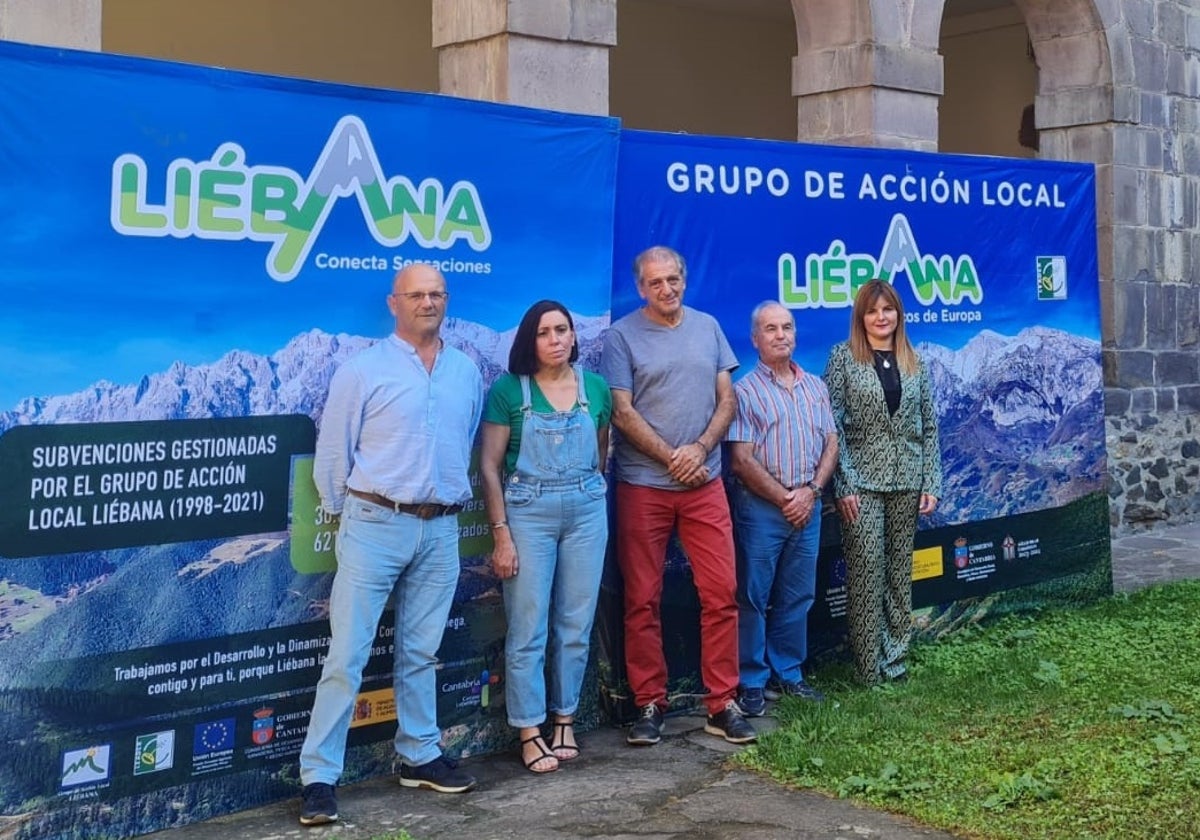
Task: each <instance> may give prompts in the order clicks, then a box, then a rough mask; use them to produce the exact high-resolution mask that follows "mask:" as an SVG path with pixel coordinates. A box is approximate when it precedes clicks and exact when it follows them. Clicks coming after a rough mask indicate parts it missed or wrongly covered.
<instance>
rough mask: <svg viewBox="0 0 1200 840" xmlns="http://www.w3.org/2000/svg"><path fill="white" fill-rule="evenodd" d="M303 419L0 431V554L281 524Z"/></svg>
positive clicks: (306, 433)
mask: <svg viewBox="0 0 1200 840" xmlns="http://www.w3.org/2000/svg"><path fill="white" fill-rule="evenodd" d="M315 438H316V432H315V427H314V425H313V421H312V419H311V418H309V417H307V416H304V415H299V414H293V415H284V416H269V417H233V418H221V419H210V420H171V421H148V422H133V423H78V424H63V425H55V426H18V427H16V428H13V429H10V430H9V431H8V432H7V433H5V434H4V435H3V436H0V468H2V470H3V474H4V476H5V481H4V482H3V483H0V554H3V555H4V556H6V557H37V556H42V555H48V554H68V553H71V552H75V551H92V550H96V549H105V548H124V547H129V546H138V545H153V544H157V543H173V542H182V541H186V540H201V539H211V538H214V537H230V536H237V535H241V534H261V533H267V532H270V531H284V530H287V526H288V520H287V516H288V488H289V476H290V465H291V459H292V456H293V455H297V454H301V453H310V452H312V451H313V448H314V443H315Z"/></svg>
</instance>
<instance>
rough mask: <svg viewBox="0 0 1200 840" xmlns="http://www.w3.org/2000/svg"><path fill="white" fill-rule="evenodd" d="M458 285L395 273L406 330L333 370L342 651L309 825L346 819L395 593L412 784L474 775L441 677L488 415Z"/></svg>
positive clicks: (304, 816)
mask: <svg viewBox="0 0 1200 840" xmlns="http://www.w3.org/2000/svg"><path fill="white" fill-rule="evenodd" d="M447 297H448V295H447V293H446V281H445V278H443V277H442V275H441V273H440V272H439V271H438V270H437V269H435V268H433V267H431V266H428V265H425V264H413V265H410V266H408V267H406V268H404V269H403V270H401V271H400V272H399V273H398V274H397V275H396V277H395V281H394V283H393V285H392V293H391V294H390V295H389V296H388V299H387V303H388V309H389V310H391V313H392V315H393V316H394V317H395V321H396V328H395V331H394V332H393V333H392V334H391V335H389V336H388V337H387V338H385V339H383V340H382V341H380V342H378V343H376V344H375V345H373V346H372V347H370V348H369V349H367V350H364V351H362V352H361V353H358V354H357V355H355V356H354V357H352V358H351V359H349V360H348V361H347V362H345V363H344V364H343V365H342V366H341V367H340V368H339V369H338V370H337V372H336V373H335V374H334V376H333V380H332V381H331V382H330V386H329V397H328V399H327V400H326V402H325V411H324V416H323V418H322V420H321V430H320V434H319V436H318V438H317V452H316V458H315V459H314V462H313V479H314V481H315V482H316V485H317V491H318V492H319V493H320V496H321V506H322V507H323V508H324V509H325V511H327V512H328V513H330V514H333V515H335V516H340V517H341V521H340V524H339V527H338V536H337V561H338V568H337V573H336V574H335V576H334V579H333V590H332V592H331V593H330V598H329V625H330V631H331V635H332V639H331V641H330V644H329V649H328V653H327V656H326V659H325V664H324V667H323V671H322V672H321V679H320V681H319V682H318V683H317V696H316V700H315V701H314V703H313V710H312V715H311V717H310V718H309V723H308V734H307V737H306V738H305V740H304V747H303V748H302V749H301V751H300V780H301V782H302V783H303V785H304V789H303V792H302V798H303V810H302V811H301V814H300V822H301V823H302V824H303V825H322V824H325V823H330V822H333V821H335V820H336V819H337V818H338V813H337V799H336V796H335V794H334V787H335V785H336V784H337V781H338V778H339V777H340V776H341V774H342V767H343V763H344V760H345V752H346V737H347V735H348V733H349V731H350V720H351V714H352V712H353V709H354V704H355V701H356V699H357V695H358V689H359V686H360V685H361V683H362V672H363V668H365V667H366V664H367V660H368V658H369V656H370V653H371V647H372V645H373V644H374V643H375V640H376V632H377V627H378V624H379V619H380V616H381V615H382V614H383V610H384V607H385V606H386V604H387V602H388V599H389V597H390V596H392V595H393V594H394V597H395V602H394V603H395V635H394V639H395V646H396V652H395V659H394V665H393V673H392V681H393V690H394V692H395V698H396V717H397V727H396V737H395V750H396V755H397V757H398V758H399V761H400V784H401V785H403V786H405V787H414V788H427V789H430V790H436V791H440V792H442V793H461V792H464V791H467V790H470V789H471V788H472V787H474V785H475V779H474V778H473V777H472V776H470V775H468V774H467V773H465V772H463V771H462V770H460V769H458V767H457V766H456V765H455V764H454V762H452V761H450V760H448V759H446V758H445V757H444V756H443V755H442V752H441V748H440V746H439V740H440V738H441V732H440V730H439V729H438V723H437V682H436V675H435V671H434V667H435V664H436V662H437V650H438V647H439V646H440V645H441V642H442V632H443V630H444V629H445V626H446V620H447V618H448V617H449V615H450V606H451V603H452V602H453V599H454V590H455V588H456V586H457V585H458V575H459V556H458V518H457V516H455V514H457V513H458V511H459V510H461V507H462V503H463V502H465V501H467V500H468V499H470V498H471V485H470V480H469V479H468V476H467V468H468V464H469V463H470V458H471V444H472V441H473V440H474V437H475V430H476V428H477V427H478V425H479V418H480V414H481V412H482V407H483V380H482V377H481V376H480V374H479V370H478V368H477V367H476V366H475V363H474V362H472V361H471V360H470V358H468V357H467V356H466V355H465V354H464V353H462V352H461V351H459V350H456V349H455V348H453V347H448V346H446V344H445V342H443V341H442V338H441V335H440V332H441V327H442V321H443V320H444V319H445V317H446V300H447Z"/></svg>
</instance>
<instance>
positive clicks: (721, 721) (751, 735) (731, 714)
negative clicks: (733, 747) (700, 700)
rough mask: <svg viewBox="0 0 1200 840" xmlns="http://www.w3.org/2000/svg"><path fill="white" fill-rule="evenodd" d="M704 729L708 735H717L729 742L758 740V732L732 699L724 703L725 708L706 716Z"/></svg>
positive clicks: (741, 742) (742, 742)
mask: <svg viewBox="0 0 1200 840" xmlns="http://www.w3.org/2000/svg"><path fill="white" fill-rule="evenodd" d="M704 731H705V732H707V733H708V734H709V735H718V736H720V737H722V738H724V739H725V740H726V741H728V742H729V743H731V744H749V743H750V742H751V741H757V740H758V733H757V732H755V731H754V727H753V726H751V725H750V722H749V721H748V720H746V718H745V717H744V716H743V715H742V710H741V709H739V708H738V704H737V703H735V702H734V701H733V700H730V701H729V702H728V703H726V704H725V708H724V709H722V710H721V711H719V712H717V713H716V714H715V715H709V716H708V722H707V723H705V724H704Z"/></svg>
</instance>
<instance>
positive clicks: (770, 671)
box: [732, 483, 821, 688]
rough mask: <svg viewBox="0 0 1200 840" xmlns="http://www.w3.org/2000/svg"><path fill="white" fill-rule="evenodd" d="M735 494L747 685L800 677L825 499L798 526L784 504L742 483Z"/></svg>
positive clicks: (741, 648)
mask: <svg viewBox="0 0 1200 840" xmlns="http://www.w3.org/2000/svg"><path fill="white" fill-rule="evenodd" d="M732 496H733V521H734V526H735V533H736V534H737V544H738V551H737V580H738V587H737V592H738V658H739V660H740V667H739V670H740V672H741V682H742V685H743V686H745V687H746V688H763V687H765V686H766V684H767V681H768V680H769V679H770V678H771V677H772V676H774V677H775V678H777V679H778V680H780V681H781V682H789V683H794V682H799V681H800V680H801V679H802V676H801V670H800V666H801V665H802V664H803V663H804V660H805V658H807V656H808V611H809V609H810V608H811V607H812V604H813V597H814V595H815V590H816V585H817V552H818V550H819V549H820V547H821V500H820V499H818V500H817V501H816V503H815V504H814V506H813V512H812V517H811V518H810V519H809V520H808V524H807V525H806V526H805V527H803V528H794V527H792V525H791V523H790V522H788V521H787V520H786V519H784V517H783V513H782V512H780V510H779V508H777V507H776V506H775V505H773V504H771V503H770V502H768V501H767V500H766V499H763V498H762V497H761V496H757V495H755V494H754V493H752V492H750V491H749V490H747V489H746V488H745V487H744V486H742V485H741V484H740V483H735V484H734V486H733V492H732Z"/></svg>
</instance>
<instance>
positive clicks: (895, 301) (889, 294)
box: [850, 280, 920, 376]
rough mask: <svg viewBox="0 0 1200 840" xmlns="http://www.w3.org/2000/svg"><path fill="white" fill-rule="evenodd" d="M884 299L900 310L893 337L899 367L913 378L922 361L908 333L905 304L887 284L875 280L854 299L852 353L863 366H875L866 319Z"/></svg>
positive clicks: (851, 318) (851, 319)
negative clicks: (868, 338) (876, 303)
mask: <svg viewBox="0 0 1200 840" xmlns="http://www.w3.org/2000/svg"><path fill="white" fill-rule="evenodd" d="M880 298H884V299H885V300H886V301H887V302H888V303H890V304H891V305H892V307H893V308H895V310H896V332H895V334H894V335H893V337H892V340H893V349H894V350H895V351H896V364H898V365H899V366H900V370H902V371H904V372H905V373H906V374H908V375H909V376H912V375H913V374H914V373H916V372H917V370H918V368H919V367H920V361H919V360H918V358H917V351H916V350H914V349H913V346H912V344H911V343H909V340H908V334H907V333H906V332H905V331H904V304H902V303H901V302H900V296H899V295H898V294H896V290H895V289H893V288H892V286H891V284H890V283H887V282H886V281H883V280H871V281H870V282H868V283H866V284H865V285H864V286H862V288H860V289H859V290H858V294H857V295H855V296H854V309H853V311H851V313H850V353H851V354H852V355H853V356H854V358H856V359H858V361H860V362H862V363H863V364H868V365H869V364H874V361H875V353H874V351H873V350H872V349H871V343H870V342H869V341H867V330H866V328H865V327H864V326H863V318H864V316H866V314H867V312H868V311H870V309H871V307H872V306H874V305H875V301H877V300H879V299H880Z"/></svg>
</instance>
